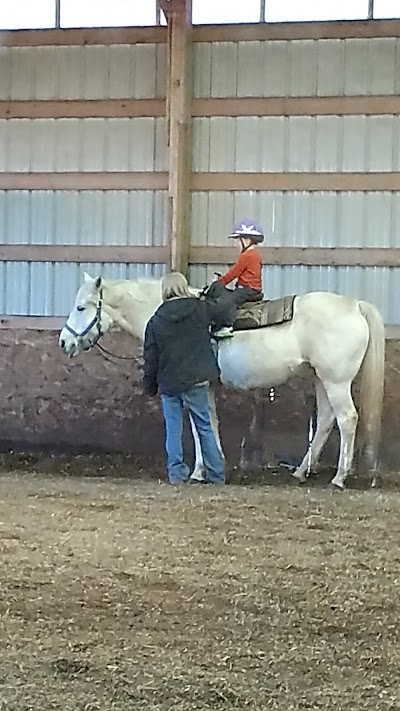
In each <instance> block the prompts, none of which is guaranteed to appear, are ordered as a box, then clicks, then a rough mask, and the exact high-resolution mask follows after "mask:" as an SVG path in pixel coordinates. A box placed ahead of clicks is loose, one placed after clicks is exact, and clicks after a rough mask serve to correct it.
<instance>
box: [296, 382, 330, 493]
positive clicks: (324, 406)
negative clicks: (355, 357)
mask: <svg viewBox="0 0 400 711" xmlns="http://www.w3.org/2000/svg"><path fill="white" fill-rule="evenodd" d="M315 392H316V397H317V429H316V432H315V436H314V438H313V441H312V443H311V447H310V451H309V452H307V453H306V455H305V457H304V459H303V461H302V463H301V464H300V466H299V467H297V469H296V471H295V472H294V473H293V476H294V478H295V479H298V481H299V482H300V483H302V484H304V482H305V481H306V479H307V471H308V467H310V471H315V469H316V466H317V464H318V461H319V458H320V456H321V452H322V449H323V447H324V445H325V443H326V440H327V439H328V437H329V435H330V433H331V431H332V427H333V423H334V421H335V414H334V412H333V410H332V407H331V404H330V402H329V399H328V396H327V394H326V390H325V388H324V386H323V384H322V382H321V381H320V379H319V378H317V379H316V383H315Z"/></svg>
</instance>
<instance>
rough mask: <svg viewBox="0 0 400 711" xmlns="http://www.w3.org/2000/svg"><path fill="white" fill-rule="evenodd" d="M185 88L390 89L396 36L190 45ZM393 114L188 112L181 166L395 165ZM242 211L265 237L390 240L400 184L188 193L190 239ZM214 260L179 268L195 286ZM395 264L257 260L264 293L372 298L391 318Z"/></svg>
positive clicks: (266, 92)
mask: <svg viewBox="0 0 400 711" xmlns="http://www.w3.org/2000/svg"><path fill="white" fill-rule="evenodd" d="M194 73H195V76H194V93H195V96H196V97H197V98H200V97H202V98H205V97H246V96H249V97H251V96H258V97H260V96H261V97H262V96H264V97H270V96H292V97H302V96H304V97H305V96H315V97H316V96H321V97H322V96H350V95H352V96H356V95H390V94H397V93H399V90H400V40H399V39H397V38H384V39H345V40H339V39H334V40H328V39H327V40H291V41H263V42H251V41H246V42H214V43H199V44H197V45H195V49H194ZM399 129H400V119H399V117H398V116H390V115H383V116H313V117H311V116H288V117H275V116H270V117H237V118H230V117H213V118H196V119H194V141H193V170H194V171H200V172H203V171H205V172H208V171H213V172H214V171H216V172H236V171H238V172H300V173H304V172H317V173H318V172H337V171H338V172H346V171H349V172H370V171H388V172H390V171H399V170H400V144H399ZM243 216H250V217H254V219H255V220H258V221H259V222H260V223H261V224H262V225H263V227H264V228H265V231H266V234H267V243H268V244H271V245H273V246H283V247H291V246H302V247H303V246H309V247H320V246H322V247H352V246H354V247H355V246H357V247H363V246H365V247H374V246H377V247H378V246H379V247H398V246H400V236H399V234H398V225H399V218H400V193H396V192H394V193H391V192H311V191H310V192H256V191H253V192H250V191H248V192H228V191H227V192H223V191H221V192H195V193H193V194H192V240H193V243H194V244H195V245H223V244H225V245H226V244H227V242H228V240H227V238H226V235H227V234H228V233H229V230H230V229H231V227H232V223H233V222H234V221H235V220H237V219H240V218H241V217H243ZM225 268H226V265H220V266H219V267H212V268H211V267H207V266H206V265H204V266H203V265H196V266H192V268H191V279H192V282H193V283H195V284H196V285H198V286H202V285H203V284H204V283H205V282H206V281H207V279H209V278H210V275H211V273H212V272H213V271H214V269H215V270H217V271H222V270H224V269H225ZM398 276H399V275H398V270H397V269H395V268H392V269H389V268H370V267H366V268H362V267H299V266H297V267H288V266H286V267H285V266H283V267H268V266H266V267H265V269H264V289H265V292H266V294H267V295H268V296H271V297H276V296H279V295H282V294H287V293H300V292H302V291H310V290H315V289H329V290H334V291H339V292H340V293H344V294H350V295H353V296H358V297H361V298H365V299H370V300H371V301H373V302H374V303H375V304H376V305H377V306H378V307H379V308H380V309H381V310H382V312H383V315H384V317H385V320H386V322H387V323H388V324H398V323H399V322H400V317H399V312H398V308H397V303H398V301H399V296H400V285H399V279H398Z"/></svg>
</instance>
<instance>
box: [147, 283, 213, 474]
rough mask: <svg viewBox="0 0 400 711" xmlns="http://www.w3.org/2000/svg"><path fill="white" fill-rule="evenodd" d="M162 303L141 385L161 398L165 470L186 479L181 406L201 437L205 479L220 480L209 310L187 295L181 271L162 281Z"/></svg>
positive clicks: (151, 330) (151, 322) (152, 328)
mask: <svg viewBox="0 0 400 711" xmlns="http://www.w3.org/2000/svg"><path fill="white" fill-rule="evenodd" d="M162 300H163V303H162V304H161V306H160V307H159V308H158V309H157V311H156V313H155V314H154V315H153V316H152V317H151V319H150V320H149V321H148V323H147V326H146V331H145V339H144V389H145V392H146V393H147V394H148V395H150V396H155V395H156V394H157V393H159V394H160V397H161V405H162V411H163V414H164V421H165V448H166V453H167V473H168V479H169V482H170V483H171V484H182V483H184V482H187V481H188V480H189V467H188V466H187V464H186V463H185V462H184V459H183V446H182V426H183V410H184V408H185V409H187V410H188V411H189V413H190V414H191V416H192V419H193V422H194V425H195V427H196V430H197V433H198V435H199V440H200V446H201V451H202V454H203V462H204V466H205V470H206V476H205V480H204V482H205V483H208V484H224V483H225V474H224V461H223V458H222V455H221V452H220V451H219V448H218V445H217V441H216V438H215V435H214V432H213V430H212V426H211V418H210V403H209V398H208V387H209V383H210V382H213V381H216V380H218V378H219V368H218V365H217V361H216V358H215V356H214V353H213V350H212V347H211V342H210V333H209V326H210V321H211V319H210V314H209V310H208V307H207V305H206V303H205V302H204V301H200V299H197V298H195V297H193V296H191V295H190V292H189V287H188V283H187V281H186V279H185V277H184V276H183V274H180V273H179V272H172V273H170V274H168V275H167V276H165V277H164V279H163V281H162Z"/></svg>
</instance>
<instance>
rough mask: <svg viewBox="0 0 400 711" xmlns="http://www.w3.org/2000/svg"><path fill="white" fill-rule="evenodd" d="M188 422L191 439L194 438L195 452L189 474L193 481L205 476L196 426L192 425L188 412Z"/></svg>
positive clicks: (201, 479) (200, 479)
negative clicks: (191, 469) (192, 467)
mask: <svg viewBox="0 0 400 711" xmlns="http://www.w3.org/2000/svg"><path fill="white" fill-rule="evenodd" d="M189 422H190V427H191V430H192V435H193V439H194V453H195V462H194V469H193V472H192V473H191V475H190V478H191V479H194V480H195V481H203V479H204V478H205V469H204V463H203V453H202V451H201V447H200V439H199V435H198V434H197V430H196V427H195V425H194V422H193V420H192V416H191V414H190V413H189Z"/></svg>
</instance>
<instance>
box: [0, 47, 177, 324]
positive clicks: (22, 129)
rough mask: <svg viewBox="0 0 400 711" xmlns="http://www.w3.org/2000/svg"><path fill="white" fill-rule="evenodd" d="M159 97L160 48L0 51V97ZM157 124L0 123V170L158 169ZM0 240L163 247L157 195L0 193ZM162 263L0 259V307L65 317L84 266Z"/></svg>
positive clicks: (157, 268) (163, 206)
mask: <svg viewBox="0 0 400 711" xmlns="http://www.w3.org/2000/svg"><path fill="white" fill-rule="evenodd" d="M163 96H165V46H163V45H162V44H136V45H133V46H128V45H114V46H57V47H2V48H0V100H35V99H38V100H43V99H48V100H51V99H54V100H56V99H109V98H115V99H117V98H142V99H143V98H144V99H146V98H155V97H163ZM165 169H166V148H165V122H164V119H162V118H132V119H123V118H121V119H111V118H110V119H103V118H85V119H73V118H71V119H68V118H66V119H9V120H0V172H10V173H14V172H16V173H18V172H36V171H38V172H53V171H56V172H69V171H71V172H78V171H99V172H103V171H105V172H106V171H164V170H165ZM0 230H1V242H2V243H3V244H47V245H48V244H55V245H63V244H74V245H76V244H78V245H81V244H82V245H83V244H85V245H91V244H93V245H132V246H133V245H146V246H155V245H162V244H164V243H165V239H166V233H167V193H166V191H157V190H156V191H152V190H137V191H131V190H126V191H119V190H118V191H113V190H97V191H94V190H81V191H79V190H65V191H62V190H31V191H28V190H6V191H0ZM163 269H164V266H163V265H161V264H151V265H150V264H149V265H146V264H143V265H142V264H133V265H125V264H86V265H85V264H76V263H70V264H69V263H68V264H67V263H50V262H46V263H40V262H36V263H35V262H33V263H27V262H8V263H7V262H0V313H4V314H18V315H64V314H66V313H68V311H69V310H70V307H71V300H72V298H73V296H74V294H75V292H76V290H77V288H78V285H79V283H80V282H81V280H82V275H83V272H84V271H88V272H89V273H92V274H99V273H101V274H104V275H105V276H110V277H115V278H122V277H123V278H125V277H126V278H129V277H131V278H134V277H136V276H152V275H154V276H160V275H161V274H162V272H163Z"/></svg>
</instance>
